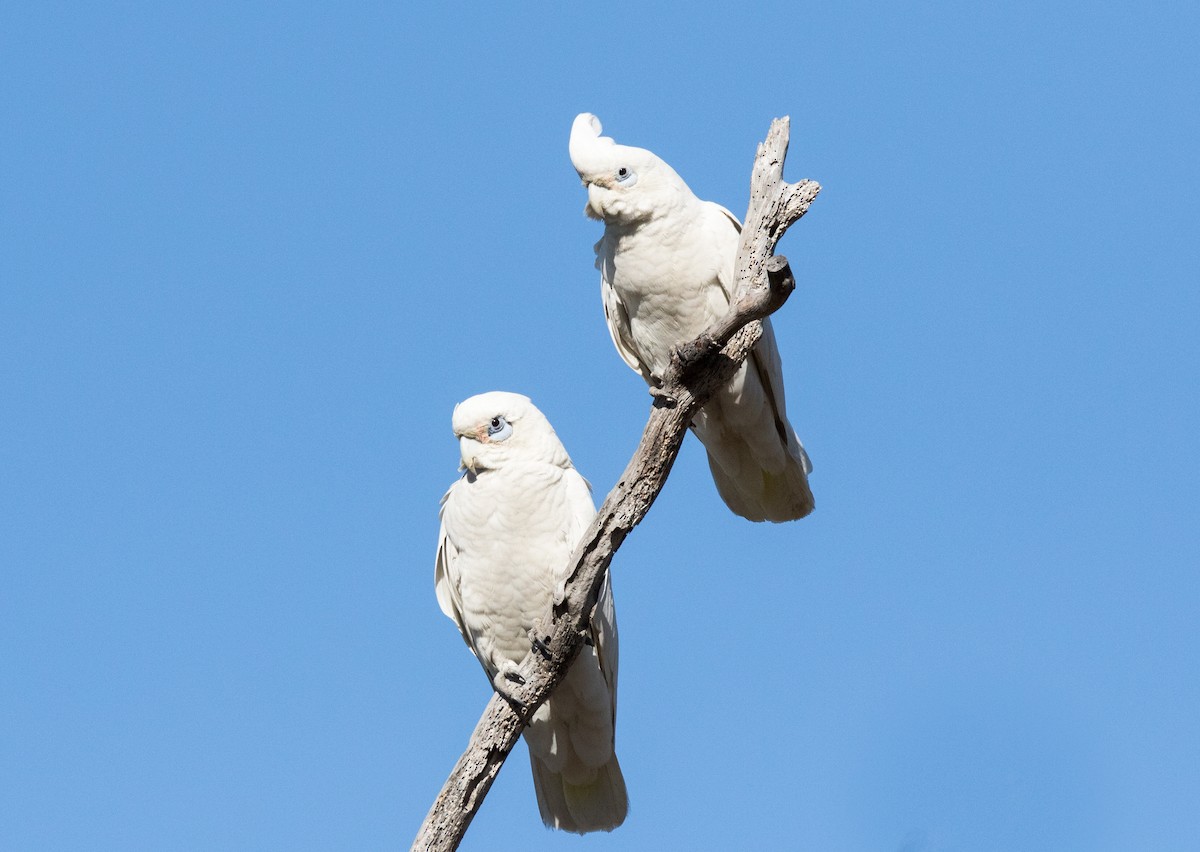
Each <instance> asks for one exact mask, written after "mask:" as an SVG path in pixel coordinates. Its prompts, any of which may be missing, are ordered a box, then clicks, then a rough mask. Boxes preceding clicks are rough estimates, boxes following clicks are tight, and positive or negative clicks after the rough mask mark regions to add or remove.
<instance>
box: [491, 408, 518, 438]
mask: <svg viewBox="0 0 1200 852" xmlns="http://www.w3.org/2000/svg"><path fill="white" fill-rule="evenodd" d="M487 433H488V438H489V439H490V440H492V441H503V440H504V439H505V438H507V437H508V436H509V435H511V434H512V424H510V423H509V422H508V421H507V420H505V419H504V416H503V415H501V414H497V415H496V416H495V417H493V418H492V419H491V420H490V421H488V425H487Z"/></svg>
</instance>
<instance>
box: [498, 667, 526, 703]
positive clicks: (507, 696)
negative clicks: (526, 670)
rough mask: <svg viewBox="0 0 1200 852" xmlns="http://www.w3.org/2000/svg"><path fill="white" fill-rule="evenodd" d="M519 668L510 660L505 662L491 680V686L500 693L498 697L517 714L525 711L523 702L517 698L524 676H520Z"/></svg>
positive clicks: (523, 683)
mask: <svg viewBox="0 0 1200 852" xmlns="http://www.w3.org/2000/svg"><path fill="white" fill-rule="evenodd" d="M520 669H521V667H520V666H518V665H517V664H516V663H514V662H513V661H512V660H505V661H504V662H502V663H501V664H500V671H498V672H496V676H495V677H493V678H492V686H493V687H495V689H496V692H498V693H500V697H501V698H503V699H504V700H505V701H507V702H508V703H509V704H511V705H512V706H513V709H514V710H517V711H518V712H520V711H523V710H524V709H525V706H526V705H525V702H524V701H523V700H522V699H521V698H520V697H519V692H520V688H521V687H522V686H524V685H525V683H526V681H525V676H524V675H522V674H521V671H520Z"/></svg>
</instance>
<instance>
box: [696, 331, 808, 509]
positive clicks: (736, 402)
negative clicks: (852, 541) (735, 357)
mask: <svg viewBox="0 0 1200 852" xmlns="http://www.w3.org/2000/svg"><path fill="white" fill-rule="evenodd" d="M763 326H764V329H763V331H764V333H763V338H762V340H761V341H760V342H759V345H758V346H757V347H755V349H754V351H753V352H751V354H750V357H749V358H748V359H746V363H745V364H743V365H742V368H741V370H739V371H738V373H737V375H735V376H734V378H733V380H732V381H730V383H729V384H728V385H727V386H726V387H724V388H722V389H721V390H719V391H717V393H716V394H714V395H713V397H712V399H710V400H709V401H708V403H707V404H705V406H704V408H702V409H701V410H700V413H699V414H697V415H696V418H695V419H694V420H693V421H692V428H693V429H694V430H695V432H696V437H697V438H699V439H700V443H702V444H704V449H705V450H707V451H708V466H709V467H710V468H711V469H712V475H713V481H714V482H716V484H717V492H718V493H719V494H720V495H721V499H722V500H724V501H725V505H727V506H728V507H729V508H730V509H731V510H732V511H733V512H734V513H735V514H738V515H741V516H742V517H743V518H747V519H749V520H751V521H772V522H774V523H782V522H783V521H794V520H797V519H799V518H803V517H804V516H805V515H807V514H808V513H809V512H811V511H812V510H813V506H814V505H815V503H814V501H813V494H812V489H810V488H809V485H808V474H809V473H811V472H812V463H811V462H810V461H809V459H808V454H807V453H806V452H805V451H804V446H803V445H802V444H801V443H800V439H799V438H798V437H797V436H796V431H795V430H794V429H793V428H792V425H791V424H790V423H788V420H787V413H786V412H785V410H784V403H783V381H782V379H781V378H780V376H781V374H782V369H781V368H780V367H779V355H778V352H777V350H776V349H775V340H774V335H768V332H769V330H770V327H769V326H768V325H767V324H766V322H765V321H764V323H763Z"/></svg>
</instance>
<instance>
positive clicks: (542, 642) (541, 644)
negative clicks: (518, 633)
mask: <svg viewBox="0 0 1200 852" xmlns="http://www.w3.org/2000/svg"><path fill="white" fill-rule="evenodd" d="M529 642H530V644H531V645H532V646H533V650H535V651H537V652H538V653H539V654H541V655H542V659H544V660H546V661H547V662H548V661H550V660H552V659H553V658H554V653H553V652H552V651H551V650H550V637H549V636H545V637H541V636H533V637H531V638H530V640H529Z"/></svg>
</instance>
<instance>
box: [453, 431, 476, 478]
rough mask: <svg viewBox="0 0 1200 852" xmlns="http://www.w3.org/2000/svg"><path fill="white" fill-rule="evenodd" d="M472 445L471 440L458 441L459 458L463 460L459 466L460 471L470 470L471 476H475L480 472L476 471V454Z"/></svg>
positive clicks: (460, 439)
mask: <svg viewBox="0 0 1200 852" xmlns="http://www.w3.org/2000/svg"><path fill="white" fill-rule="evenodd" d="M470 444H471V440H470V439H469V438H459V439H458V452H459V456H460V457H461V458H462V462H461V463H460V464H459V466H458V469H459V470H469V471H470V472H471V475H472V476H475V475H476V474H477V473H478V471H477V470H476V469H475V452H474V450H473V448H472V447H471V446H470Z"/></svg>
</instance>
